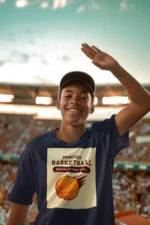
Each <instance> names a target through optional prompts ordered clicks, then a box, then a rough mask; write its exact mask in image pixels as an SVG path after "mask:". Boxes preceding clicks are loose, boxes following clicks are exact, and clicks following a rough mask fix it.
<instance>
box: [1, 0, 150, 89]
mask: <svg viewBox="0 0 150 225" xmlns="http://www.w3.org/2000/svg"><path fill="white" fill-rule="evenodd" d="M149 9H150V0H45V1H44V0H0V83H8V84H32V85H58V84H59V81H60V79H61V77H62V76H63V75H64V74H65V73H67V72H69V71H73V70H80V71H84V72H87V73H89V74H90V75H92V76H93V78H94V80H95V82H96V84H97V85H103V84H105V85H107V84H118V83H119V81H118V80H117V79H116V78H115V77H114V76H113V75H112V74H111V73H110V72H108V71H102V70H100V69H98V68H97V67H96V66H94V65H93V64H92V63H91V60H90V59H88V58H87V57H86V56H85V55H84V54H83V53H82V51H81V44H82V43H88V44H89V45H96V46H97V47H98V48H100V49H101V50H102V51H104V52H107V53H108V54H110V55H111V56H113V57H114V58H115V59H116V60H117V61H118V62H119V63H120V64H121V66H123V67H124V68H125V69H126V70H127V71H128V72H129V73H130V74H132V75H133V76H134V77H135V78H136V79H137V80H138V81H139V82H140V83H142V84H150V13H149Z"/></svg>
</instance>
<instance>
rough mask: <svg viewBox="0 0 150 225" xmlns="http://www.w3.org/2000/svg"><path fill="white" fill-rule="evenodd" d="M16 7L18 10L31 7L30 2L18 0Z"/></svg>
mask: <svg viewBox="0 0 150 225" xmlns="http://www.w3.org/2000/svg"><path fill="white" fill-rule="evenodd" d="M15 5H16V7H17V8H24V7H25V6H27V5H29V2H28V0H16V2H15Z"/></svg>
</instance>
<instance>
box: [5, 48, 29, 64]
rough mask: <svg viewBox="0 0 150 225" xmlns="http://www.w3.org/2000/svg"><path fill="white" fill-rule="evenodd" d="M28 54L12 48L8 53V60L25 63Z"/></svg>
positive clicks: (27, 59)
mask: <svg viewBox="0 0 150 225" xmlns="http://www.w3.org/2000/svg"><path fill="white" fill-rule="evenodd" d="M30 57H31V56H30V55H29V54H27V53H23V52H18V51H16V50H13V51H12V52H11V54H10V57H9V60H8V61H11V62H13V63H15V64H18V63H27V62H28V61H29V60H30Z"/></svg>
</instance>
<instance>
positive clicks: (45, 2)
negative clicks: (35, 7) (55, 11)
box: [40, 1, 48, 9]
mask: <svg viewBox="0 0 150 225" xmlns="http://www.w3.org/2000/svg"><path fill="white" fill-rule="evenodd" d="M40 6H41V8H43V9H46V8H48V2H47V1H43V2H41V3H40Z"/></svg>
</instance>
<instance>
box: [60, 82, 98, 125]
mask: <svg viewBox="0 0 150 225" xmlns="http://www.w3.org/2000/svg"><path fill="white" fill-rule="evenodd" d="M57 108H58V109H59V110H61V114H62V121H63V122H65V123H67V124H70V125H79V124H84V123H85V122H86V120H87V117H88V115H89V113H93V112H94V105H93V98H92V95H91V93H90V88H89V87H88V86H87V85H86V84H85V83H83V82H80V81H70V82H68V83H67V85H66V86H65V87H63V89H62V90H61V96H60V100H59V101H58V102H57Z"/></svg>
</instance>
